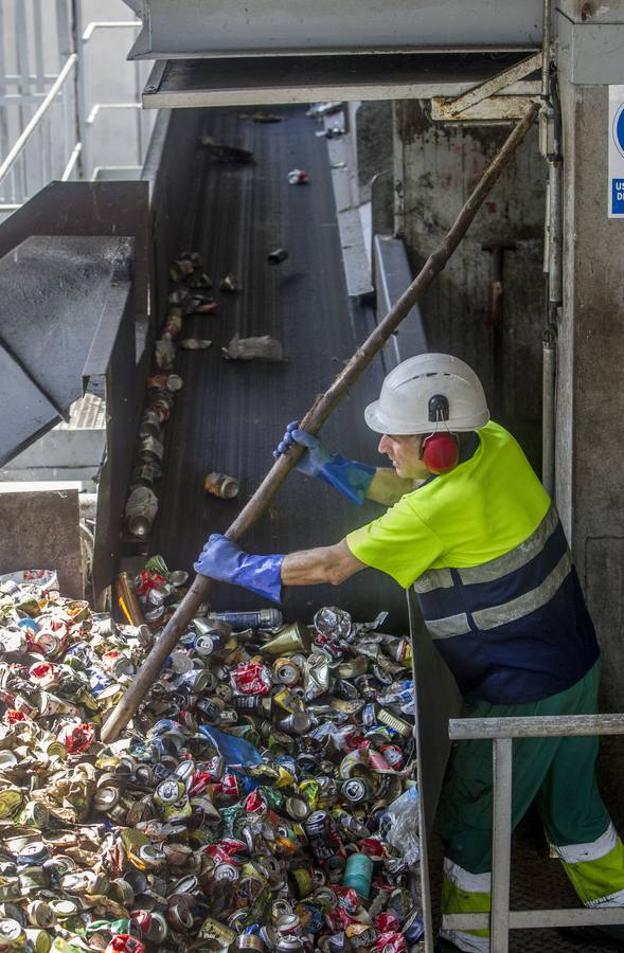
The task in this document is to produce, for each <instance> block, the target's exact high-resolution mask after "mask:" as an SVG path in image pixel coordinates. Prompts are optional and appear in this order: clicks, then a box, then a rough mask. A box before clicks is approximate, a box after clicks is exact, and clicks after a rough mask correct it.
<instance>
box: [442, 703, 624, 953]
mask: <svg viewBox="0 0 624 953" xmlns="http://www.w3.org/2000/svg"><path fill="white" fill-rule="evenodd" d="M622 734H624V715H619V714H618V715H554V716H541V717H532V718H457V719H451V720H450V721H449V737H450V739H451V741H476V740H490V741H492V745H493V779H494V789H493V803H494V808H493V818H492V891H491V910H490V912H489V913H453V914H445V915H444V916H443V917H442V926H443V928H444V929H445V930H483V929H487V928H488V927H489V929H490V953H508V950H509V930H526V929H540V928H541V929H544V928H548V927H550V928H553V927H571V926H575V927H576V926H606V925H607V924H618V925H619V924H622V925H624V908H622V907H602V908H600V909H596V908H595V909H587V908H585V907H580V908H575V909H562V910H517V911H516V910H514V911H510V909H509V892H510V882H511V834H512V814H511V803H512V802H511V792H512V745H513V739H514V738H573V737H579V736H582V735H622Z"/></svg>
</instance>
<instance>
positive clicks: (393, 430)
mask: <svg viewBox="0 0 624 953" xmlns="http://www.w3.org/2000/svg"><path fill="white" fill-rule="evenodd" d="M380 404H381V401H379V400H373V401H372V402H371V403H370V404H368V406H367V407H366V408H365V410H364V420H365V421H366V424H367V426H368V427H369V428H370V429H371V430H372V431H374V432H375V433H381V434H384V433H387V434H393V435H396V436H397V437H401V436H407V435H409V434H423V433H432V432H433V431H434V430H438V429H440V426H439V424H438V425H436V424H434V423H431V422H428V421H422V422H420V424H419V423H417V422H416V421H409V422H408V423H400V422H399V421H397V420H396V419H394V420H390V419H389V418H386V417H384V415H383V413H382V410H381V406H380ZM489 419H490V414H489V412H488V411H487V410H484V411H483V413H481V414H479V415H478V416H477V417H476V419H475V418H473V419H471V420H468V419H466V418H465V419H464V420H463V421H462V420H455V421H453V423H452V426H451V427H449V429H452V430H453V432H454V433H466V432H468V431H470V430H480V429H481V427H485V425H486V424H487V423H488V421H489Z"/></svg>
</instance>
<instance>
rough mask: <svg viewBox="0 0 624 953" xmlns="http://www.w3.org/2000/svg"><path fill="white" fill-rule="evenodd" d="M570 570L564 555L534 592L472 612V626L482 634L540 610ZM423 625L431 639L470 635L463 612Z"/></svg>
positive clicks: (569, 564) (568, 555) (567, 557)
mask: <svg viewBox="0 0 624 953" xmlns="http://www.w3.org/2000/svg"><path fill="white" fill-rule="evenodd" d="M571 569H572V561H571V559H570V554H569V552H566V553H564V555H563V556H562V557H561V559H560V560H559V562H558V563H557V565H556V566H555V568H554V569H553V571H552V572H551V573H549V574H548V576H546V578H545V579H544V581H543V582H542V583H541V584H540V585H539V586H536V588H535V589H531V591H530V592H525V593H524V595H522V596H517V597H516V598H515V599H510V601H509V602H503V603H501V605H498V606H490V607H488V608H487V609H478V610H477V611H476V612H473V613H472V618H473V620H474V623H475V626H476V627H477V628H478V629H481V630H483V631H487V629H495V628H497V627H498V626H502V625H507V624H508V623H509V622H517V621H518V619H522V618H523V616H525V615H529V614H530V613H531V612H535V610H536V609H541V608H542V606H545V605H546V603H547V602H550V600H551V599H552V598H553V596H554V595H555V593H556V592H557V591H558V590H559V589H560V588H561V586H562V585H563V583H564V582H565V580H566V579H567V577H568V576H569V574H570V571H571ZM425 624H426V626H427V628H428V630H429V632H430V633H431V636H432V638H433V639H450V638H452V637H453V636H455V635H467V634H468V632H470V624H469V622H468V616H467V614H466V613H465V612H460V613H458V614H457V615H449V616H445V617H444V618H443V619H426V620H425Z"/></svg>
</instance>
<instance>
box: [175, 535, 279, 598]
mask: <svg viewBox="0 0 624 953" xmlns="http://www.w3.org/2000/svg"><path fill="white" fill-rule="evenodd" d="M283 561H284V557H283V556H251V555H250V554H249V553H246V552H244V551H243V550H242V549H241V548H240V546H237V545H236V543H233V542H232V540H231V539H227V538H226V537H225V536H222V535H221V534H220V533H213V534H212V536H210V537H209V538H208V542H207V543H206V544H205V546H204V548H203V549H202V551H201V553H200V554H199V556H198V558H197V562H196V563H194V564H193V568H194V570H195V572H198V573H201V575H202V576H209V577H210V578H211V579H218V580H221V582H231V583H233V584H234V585H235V586H244V588H245V589H251V591H252V592H256V593H257V594H258V595H259V596H264V598H265V599H271V601H272V602H277V603H279V602H280V601H281V594H282V576H281V568H282V563H283Z"/></svg>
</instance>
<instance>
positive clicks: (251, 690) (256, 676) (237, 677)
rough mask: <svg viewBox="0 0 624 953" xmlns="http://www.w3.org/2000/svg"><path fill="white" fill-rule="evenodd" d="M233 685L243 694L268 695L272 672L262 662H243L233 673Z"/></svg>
mask: <svg viewBox="0 0 624 953" xmlns="http://www.w3.org/2000/svg"><path fill="white" fill-rule="evenodd" d="M231 679H232V686H233V687H234V688H235V690H236V691H237V692H240V693H241V695H268V694H269V692H270V691H271V686H272V680H271V673H270V671H269V670H268V668H267V667H266V665H263V664H262V663H261V662H243V663H242V664H241V665H237V666H236V668H235V669H234V670H233V671H232V674H231Z"/></svg>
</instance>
